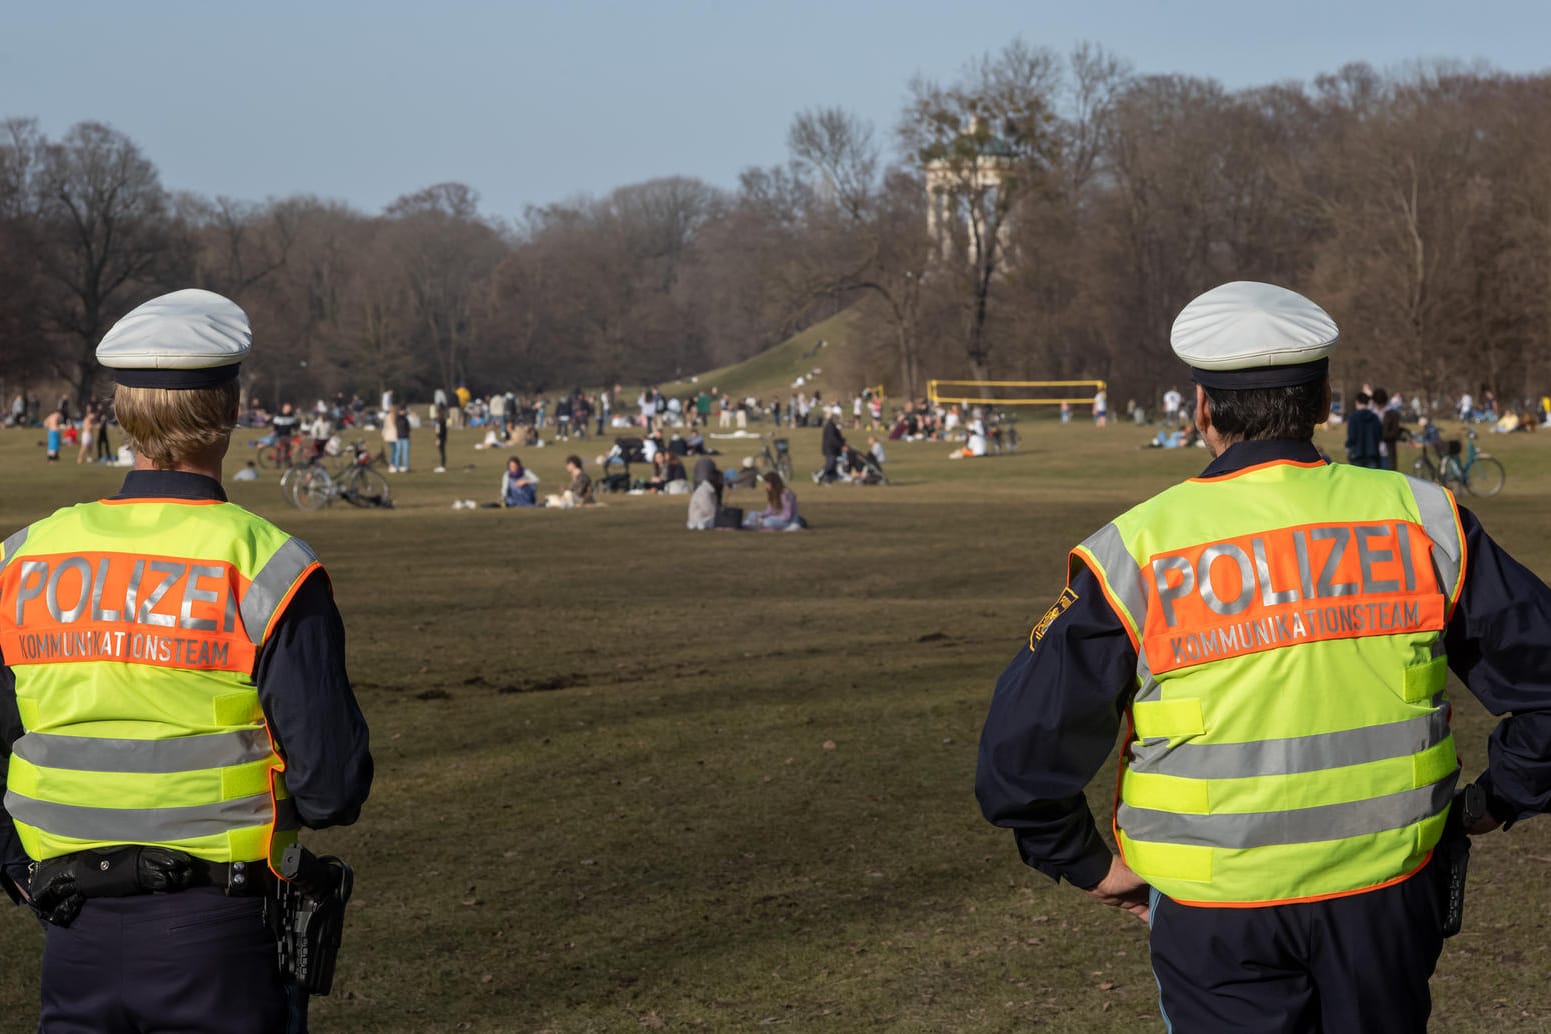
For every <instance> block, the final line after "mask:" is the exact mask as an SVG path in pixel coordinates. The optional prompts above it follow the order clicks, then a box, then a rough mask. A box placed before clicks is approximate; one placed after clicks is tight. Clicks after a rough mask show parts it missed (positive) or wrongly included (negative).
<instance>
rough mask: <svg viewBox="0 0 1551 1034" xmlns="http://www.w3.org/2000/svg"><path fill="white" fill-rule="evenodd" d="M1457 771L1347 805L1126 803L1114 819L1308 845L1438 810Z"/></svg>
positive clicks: (1134, 827) (1217, 843)
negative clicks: (1227, 811) (1220, 807)
mask: <svg viewBox="0 0 1551 1034" xmlns="http://www.w3.org/2000/svg"><path fill="white" fill-rule="evenodd" d="M1458 777H1459V773H1458V772H1450V773H1449V775H1448V776H1447V777H1446V778H1444V779H1440V780H1439V781H1438V782H1436V783H1433V784H1432V785H1430V786H1419V787H1417V788H1416V789H1413V790H1402V791H1401V792H1400V793H1392V794H1386V795H1385V796H1383V797H1373V798H1369V799H1368V800H1362V801H1352V802H1351V803H1348V804H1326V805H1321V806H1320V807H1317V808H1300V809H1297V810H1295V811H1270V812H1251V813H1249V814H1245V815H1175V814H1172V813H1170V812H1166V811H1154V810H1152V809H1150V808H1133V807H1131V806H1130V805H1129V804H1122V805H1121V806H1120V807H1119V808H1118V809H1116V811H1115V821H1116V823H1117V824H1118V825H1119V826H1120V828H1121V829H1123V830H1124V831H1125V834H1126V836H1128V837H1130V838H1131V839H1133V840H1151V841H1161V842H1164V843H1170V844H1187V845H1191V846H1195V847H1223V848H1230V849H1239V848H1249V847H1272V846H1275V845H1277V844H1310V843H1318V842H1320V841H1325V840H1346V839H1349V838H1352V837H1360V836H1368V835H1371V834H1374V833H1382V832H1384V831H1385V830H1389V829H1401V828H1403V827H1405V826H1409V825H1412V824H1414V823H1417V822H1421V821H1422V820H1423V819H1426V818H1430V817H1432V816H1433V815H1437V814H1438V813H1439V812H1441V811H1443V809H1444V808H1446V807H1448V805H1449V801H1450V800H1451V799H1452V798H1453V796H1454V783H1455V781H1456V780H1457V779H1458Z"/></svg>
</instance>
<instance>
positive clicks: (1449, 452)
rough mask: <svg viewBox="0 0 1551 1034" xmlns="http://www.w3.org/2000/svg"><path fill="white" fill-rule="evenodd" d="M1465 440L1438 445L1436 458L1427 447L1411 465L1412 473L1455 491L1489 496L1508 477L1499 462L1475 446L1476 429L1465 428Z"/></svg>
mask: <svg viewBox="0 0 1551 1034" xmlns="http://www.w3.org/2000/svg"><path fill="white" fill-rule="evenodd" d="M1465 434H1466V436H1467V437H1466V440H1465V441H1464V442H1461V441H1460V440H1459V439H1458V438H1452V439H1450V440H1449V441H1447V442H1443V443H1441V444H1440V445H1439V450H1440V451H1439V455H1438V456H1437V458H1436V459H1435V458H1434V457H1433V456H1432V455H1430V454H1429V451H1428V450H1427V449H1425V448H1424V449H1423V450H1422V455H1421V456H1419V457H1418V458H1417V461H1416V462H1415V463H1413V464H1412V465H1411V473H1412V474H1413V475H1414V476H1416V477H1419V478H1422V479H1423V480H1425V481H1433V482H1436V483H1438V484H1440V485H1442V486H1444V487H1445V488H1448V489H1450V490H1452V491H1453V492H1455V493H1456V494H1457V493H1459V492H1465V493H1466V494H1469V495H1478V496H1492V495H1496V494H1497V493H1498V492H1501V491H1502V490H1503V484H1504V483H1505V482H1506V481H1507V480H1508V474H1507V471H1505V470H1504V469H1503V465H1502V462H1501V461H1500V460H1498V459H1497V458H1496V457H1495V456H1492V455H1491V454H1490V453H1486V452H1483V451H1481V450H1479V449H1477V448H1476V429H1475V428H1473V427H1467V428H1466V429H1465Z"/></svg>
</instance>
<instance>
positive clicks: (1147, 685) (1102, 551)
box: [1082, 524, 1160, 700]
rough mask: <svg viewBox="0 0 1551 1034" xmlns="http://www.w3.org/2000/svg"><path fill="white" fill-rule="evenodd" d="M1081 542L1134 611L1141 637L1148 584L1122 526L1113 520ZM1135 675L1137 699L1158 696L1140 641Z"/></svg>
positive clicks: (1102, 578)
mask: <svg viewBox="0 0 1551 1034" xmlns="http://www.w3.org/2000/svg"><path fill="white" fill-rule="evenodd" d="M1082 545H1083V547H1084V548H1086V549H1087V550H1088V552H1090V553H1092V554H1093V559H1094V560H1096V561H1097V562H1098V565H1099V570H1098V571H1096V572H1094V573H1095V574H1096V575H1097V576H1098V577H1099V580H1100V581H1102V582H1103V583H1104V584H1106V585H1108V586H1109V590H1110V591H1111V592H1113V593H1114V594H1115V595H1116V596H1118V597H1119V598H1120V602H1121V605H1122V606H1124V607H1125V608H1126V609H1127V610H1129V611H1130V612H1131V618H1132V620H1134V621H1135V622H1136V629H1135V631H1136V633H1137V638H1138V639H1140V638H1141V633H1142V629H1144V628H1146V627H1147V588H1146V586H1145V585H1143V584H1142V569H1141V567H1139V566H1138V565H1137V563H1136V560H1135V559H1134V558H1133V557H1132V556H1131V553H1130V551H1128V550H1127V549H1126V544H1125V540H1124V539H1122V538H1121V537H1120V529H1119V528H1117V527H1115V526H1114V524H1106V525H1104V527H1102V528H1100V529H1099V530H1098V531H1096V532H1094V533H1093V534H1092V535H1089V536H1088V537H1087V538H1086V539H1084V540H1083V543H1082ZM1116 617H1118V618H1120V619H1121V621H1122V622H1124V621H1125V620H1126V618H1125V615H1124V614H1117V615H1116ZM1136 678H1137V691H1136V696H1135V697H1134V699H1136V700H1152V699H1156V698H1157V696H1158V694H1159V692H1160V690H1159V688H1158V683H1157V682H1155V681H1154V680H1153V677H1152V669H1151V668H1149V667H1148V665H1147V652H1146V651H1145V650H1144V649H1142V647H1141V644H1140V642H1138V644H1137V649H1136Z"/></svg>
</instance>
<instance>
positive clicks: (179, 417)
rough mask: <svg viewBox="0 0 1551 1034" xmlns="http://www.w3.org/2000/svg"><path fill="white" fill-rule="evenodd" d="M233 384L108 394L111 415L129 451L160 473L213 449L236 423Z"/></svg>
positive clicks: (117, 390) (237, 391) (123, 390)
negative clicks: (124, 436) (121, 430)
mask: <svg viewBox="0 0 1551 1034" xmlns="http://www.w3.org/2000/svg"><path fill="white" fill-rule="evenodd" d="M240 395H241V393H240V389H239V388H238V385H237V381H236V380H231V381H228V382H227V383H225V384H218V385H216V386H215V387H212V388H131V387H127V386H126V385H123V384H120V385H117V386H116V387H115V388H114V390H113V413H114V416H116V417H117V418H118V423H119V426H120V427H122V428H123V429H124V434H125V435H126V436H127V437H128V438H129V440H130V442H131V443H133V444H134V447H135V451H136V452H138V453H139V454H141V455H142V456H145V457H146V458H147V459H149V460H150V461H151V464H152V465H153V466H155V467H158V468H161V469H168V468H172V467H175V466H177V465H178V464H179V463H181V462H184V461H186V460H189V459H192V458H193V457H195V456H197V455H198V454H199V453H201V452H204V451H205V450H207V449H209V448H210V447H212V446H214V445H217V444H219V443H220V442H221V441H222V439H224V438H225V437H226V436H228V435H229V434H231V432H232V428H233V427H234V426H235V425H236V423H237V406H238V402H239V399H240Z"/></svg>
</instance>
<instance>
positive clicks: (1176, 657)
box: [976, 281, 1551, 1034]
mask: <svg viewBox="0 0 1551 1034" xmlns="http://www.w3.org/2000/svg"><path fill="white" fill-rule="evenodd" d="M1338 340H1339V334H1338V332H1337V329H1336V325H1335V323H1334V322H1333V321H1332V320H1331V319H1330V317H1329V315H1328V314H1326V313H1325V312H1324V310H1323V309H1321V308H1320V307H1319V306H1317V305H1315V304H1314V303H1313V302H1311V301H1309V300H1308V299H1307V298H1304V297H1303V296H1301V295H1299V294H1296V293H1294V292H1292V291H1289V290H1286V289H1284V288H1280V287H1276V286H1274V285H1271V284H1261V283H1252V282H1243V281H1240V282H1235V283H1230V284H1225V285H1223V286H1221V287H1218V288H1215V289H1213V290H1211V291H1208V292H1206V293H1205V294H1203V295H1201V296H1200V297H1198V298H1196V299H1195V300H1194V301H1192V302H1191V303H1190V304H1189V305H1187V306H1186V307H1185V309H1184V310H1183V311H1182V312H1181V313H1180V315H1179V317H1178V319H1176V321H1175V323H1174V327H1173V333H1172V344H1173V347H1174V351H1175V353H1176V354H1177V355H1178V356H1179V357H1180V358H1181V359H1182V360H1184V361H1185V362H1186V363H1187V364H1188V365H1189V366H1190V368H1191V372H1192V377H1193V379H1194V380H1195V383H1196V391H1195V394H1196V407H1195V413H1196V427H1197V429H1198V430H1199V431H1200V433H1201V435H1202V438H1203V439H1204V441H1205V443H1206V445H1207V447H1208V450H1209V451H1210V453H1211V455H1212V457H1213V458H1212V461H1211V463H1210V464H1209V465H1208V466H1207V468H1206V469H1205V470H1204V471H1203V472H1202V474H1201V475H1200V476H1199V477H1195V478H1191V479H1189V480H1188V481H1185V482H1183V483H1182V484H1179V485H1175V486H1174V487H1172V488H1170V489H1168V490H1166V491H1164V492H1163V493H1161V494H1159V495H1157V496H1155V497H1153V498H1151V499H1148V500H1146V501H1144V502H1142V503H1140V504H1138V505H1137V506H1135V507H1134V508H1132V509H1131V510H1129V511H1127V512H1126V513H1124V514H1122V515H1121V516H1119V517H1117V518H1115V519H1114V520H1113V521H1112V522H1110V523H1109V524H1107V525H1105V526H1104V527H1103V528H1101V529H1099V530H1098V531H1096V532H1095V533H1094V534H1093V535H1091V536H1090V537H1089V538H1088V539H1086V540H1085V541H1084V542H1082V543H1081V544H1080V545H1078V546H1077V547H1076V548H1075V549H1074V550H1073V551H1072V553H1071V556H1070V560H1069V564H1068V580H1067V585H1066V587H1065V588H1064V589H1063V590H1062V592H1061V594H1060V596H1059V597H1058V599H1057V601H1056V603H1055V604H1054V605H1053V606H1052V607H1051V608H1050V609H1049V610H1048V611H1047V612H1046V613H1045V615H1044V616H1043V617H1042V618H1041V619H1040V620H1039V621H1038V622H1037V623H1036V624H1035V625H1034V627H1033V629H1032V630H1031V631H1030V633H1029V636H1028V640H1027V642H1026V644H1024V645H1023V646H1021V647H1020V649H1019V651H1018V654H1017V656H1016V657H1015V658H1014V660H1013V662H1012V664H1011V665H1010V666H1009V667H1008V668H1007V670H1006V671H1005V672H1004V673H1003V675H1002V677H1001V679H1000V680H999V681H998V683H997V686H996V690H995V693H994V694H993V697H992V701H991V706H990V711H989V714H988V716H987V718H986V722H985V726H984V729H983V731H982V734H981V741H980V756H979V766H978V771H977V776H976V794H977V796H978V798H979V801H980V805H981V809H982V811H983V812H984V814H985V815H986V817H987V818H988V819H989V820H990V821H991V822H993V823H995V824H997V825H1000V826H1004V827H1007V828H1009V829H1011V830H1013V832H1014V836H1015V839H1016V842H1017V845H1018V849H1019V851H1020V853H1021V855H1022V857H1023V859H1024V860H1025V861H1026V862H1027V863H1028V864H1029V865H1030V866H1032V867H1033V868H1035V869H1037V870H1039V871H1040V872H1043V873H1044V874H1046V875H1047V876H1050V877H1052V878H1055V879H1058V880H1061V879H1064V880H1066V881H1067V882H1069V883H1072V884H1073V885H1075V886H1077V887H1079V888H1081V889H1083V890H1086V891H1087V892H1088V894H1089V895H1090V896H1091V897H1092V898H1093V899H1094V900H1096V901H1099V902H1101V903H1104V904H1107V905H1112V906H1116V907H1119V908H1122V909H1125V910H1127V911H1130V912H1132V913H1134V914H1136V915H1137V916H1139V917H1141V918H1144V919H1147V920H1148V921H1149V922H1150V924H1151V927H1152V929H1151V936H1150V946H1151V952H1152V962H1153V970H1154V973H1155V975H1156V976H1157V980H1158V986H1159V990H1160V1004H1161V1009H1162V1012H1163V1015H1164V1018H1165V1022H1166V1025H1167V1026H1168V1029H1169V1030H1171V1031H1173V1032H1177V1034H1185V1032H1197V1031H1199V1032H1219V1031H1229V1030H1231V1031H1267V1032H1269V1031H1278V1032H1303V1031H1307V1032H1314V1031H1325V1032H1334V1031H1352V1032H1363V1034H1384V1032H1390V1031H1395V1032H1402V1031H1404V1032H1415V1031H1422V1030H1425V1029H1426V1025H1427V1017H1428V1015H1429V1012H1430V1010H1431V999H1430V997H1429V992H1428V980H1429V978H1430V977H1431V975H1432V972H1433V968H1434V966H1435V965H1436V962H1437V959H1438V956H1439V953H1440V952H1441V950H1442V942H1443V937H1444V936H1445V931H1444V923H1445V917H1446V912H1447V910H1448V894H1447V890H1448V882H1449V880H1448V869H1449V865H1448V861H1449V859H1451V858H1457V857H1458V856H1459V855H1460V853H1461V852H1462V849H1463V846H1464V845H1466V844H1468V841H1467V840H1466V836H1467V834H1470V835H1478V834H1483V833H1487V832H1490V831H1491V830H1493V829H1495V828H1497V827H1498V826H1499V825H1502V824H1511V823H1512V822H1514V821H1517V820H1519V819H1522V818H1526V817H1528V816H1531V815H1534V814H1538V813H1540V812H1543V811H1546V810H1548V808H1551V649H1548V646H1547V644H1548V643H1551V589H1548V588H1547V586H1546V585H1545V583H1544V582H1542V581H1541V580H1540V579H1539V578H1537V577H1536V576H1535V575H1534V574H1532V573H1531V572H1529V571H1528V570H1526V569H1525V568H1524V567H1523V566H1522V565H1520V564H1518V563H1516V562H1515V561H1514V560H1513V559H1512V558H1511V557H1510V556H1508V555H1507V554H1506V553H1505V552H1504V551H1503V550H1502V549H1501V548H1500V547H1498V546H1497V544H1496V543H1494V542H1493V541H1492V540H1491V538H1490V537H1489V536H1488V535H1487V534H1486V532H1485V531H1484V530H1482V528H1481V525H1480V523H1479V522H1478V521H1477V520H1476V519H1475V517H1474V516H1473V515H1472V514H1471V513H1470V512H1469V511H1468V510H1465V509H1464V508H1462V507H1460V506H1459V505H1458V503H1457V501H1456V500H1455V499H1454V498H1453V496H1452V494H1451V493H1449V492H1448V491H1447V490H1445V489H1443V488H1440V487H1438V486H1436V485H1433V484H1430V483H1426V482H1421V481H1417V480H1415V479H1412V478H1409V477H1406V476H1404V475H1402V474H1398V473H1395V472H1392V471H1386V470H1371V469H1365V468H1357V467H1351V466H1346V465H1334V464H1330V463H1328V462H1326V460H1325V459H1324V458H1323V457H1322V456H1321V455H1320V453H1319V451H1318V450H1317V449H1316V448H1315V446H1314V444H1313V440H1312V439H1313V433H1314V428H1315V426H1316V425H1317V424H1319V423H1322V422H1323V421H1324V420H1325V419H1326V417H1327V416H1328V414H1329V408H1330V386H1329V378H1328V364H1329V355H1330V353H1331V351H1332V350H1333V349H1334V348H1335V347H1336V344H1337V342H1338ZM1450 669H1452V670H1453V671H1454V672H1456V674H1458V675H1459V676H1460V678H1461V679H1462V680H1463V681H1464V682H1465V683H1466V685H1467V686H1468V687H1469V688H1470V689H1471V691H1472V692H1473V693H1475V695H1476V696H1477V697H1479V698H1480V699H1481V701H1482V702H1483V703H1484V704H1485V705H1486V707H1487V708H1488V709H1489V710H1491V711H1492V712H1493V713H1495V714H1500V715H1508V717H1506V718H1504V719H1503V721H1502V724H1501V725H1500V726H1499V728H1498V730H1497V732H1496V733H1495V734H1494V735H1493V737H1492V743H1491V746H1490V751H1489V758H1490V763H1489V765H1488V766H1487V769H1486V771H1485V772H1483V773H1482V774H1481V775H1479V776H1478V777H1477V778H1476V780H1475V783H1474V785H1473V786H1472V787H1471V788H1470V791H1471V792H1470V793H1469V794H1464V795H1461V796H1460V797H1459V799H1458V800H1457V801H1456V794H1457V793H1458V792H1459V789H1460V773H1459V763H1458V759H1457V756H1456V753H1455V747H1454V740H1453V738H1452V735H1451V732H1450V726H1449V703H1448V699H1447V696H1446V694H1445V691H1444V684H1445V679H1446V676H1447V672H1448V670H1450ZM1122 720H1125V721H1126V722H1128V723H1129V731H1128V733H1127V735H1126V737H1125V741H1124V743H1123V747H1122V751H1121V770H1120V775H1119V788H1118V789H1119V792H1118V795H1117V801H1116V808H1115V814H1114V838H1115V843H1116V848H1117V849H1118V854H1116V853H1114V852H1112V851H1111V849H1110V848H1109V847H1108V846H1107V845H1106V844H1105V842H1104V840H1103V839H1102V838H1101V837H1100V836H1099V833H1098V831H1097V829H1096V827H1095V824H1094V820H1093V815H1092V813H1091V812H1090V810H1089V808H1088V806H1087V804H1086V801H1085V799H1084V797H1083V794H1082V790H1083V787H1084V786H1085V785H1086V784H1087V783H1088V782H1089V781H1090V780H1092V779H1093V777H1094V776H1095V775H1096V773H1097V772H1098V770H1099V768H1100V766H1102V764H1103V763H1104V759H1105V758H1106V757H1107V756H1108V754H1109V752H1110V749H1111V748H1112V746H1113V745H1114V742H1115V738H1116V736H1117V734H1118V733H1119V731H1120V729H1121V726H1122ZM1451 810H1452V813H1453V817H1452V820H1451ZM1446 830H1447V831H1446Z"/></svg>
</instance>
